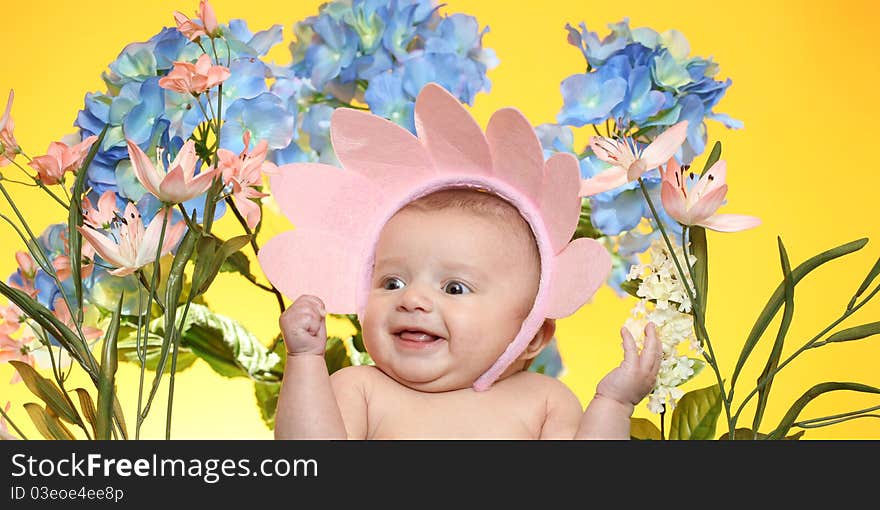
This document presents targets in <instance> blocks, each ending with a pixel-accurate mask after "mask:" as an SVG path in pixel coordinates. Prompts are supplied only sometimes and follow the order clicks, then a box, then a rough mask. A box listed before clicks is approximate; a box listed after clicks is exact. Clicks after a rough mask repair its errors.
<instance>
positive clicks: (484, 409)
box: [367, 392, 546, 439]
mask: <svg viewBox="0 0 880 510" xmlns="http://www.w3.org/2000/svg"><path fill="white" fill-rule="evenodd" d="M545 409H546V406H545V405H544V403H543V402H537V401H536V400H535V399H519V400H517V399H515V398H512V397H511V396H508V395H504V394H497V395H488V394H474V393H472V392H471V393H470V394H469V395H456V394H448V393H447V394H427V395H413V394H411V393H410V392H401V393H398V394H393V395H385V396H383V397H380V398H376V399H371V401H370V405H369V406H368V411H367V413H368V420H367V421H368V432H367V437H368V438H369V439H538V438H539V437H540V435H541V427H542V426H543V424H544V411H545Z"/></svg>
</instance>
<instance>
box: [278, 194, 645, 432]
mask: <svg viewBox="0 0 880 510" xmlns="http://www.w3.org/2000/svg"><path fill="white" fill-rule="evenodd" d="M375 260H376V262H375V266H374V269H373V278H372V285H371V290H370V293H369V298H368V301H367V306H366V312H365V314H364V322H363V324H362V326H363V338H364V345H365V346H366V349H367V351H368V352H369V353H370V356H371V357H372V359H373V361H374V362H375V366H367V365H362V366H352V367H346V368H343V369H341V370H338V371H336V372H335V373H334V374H333V375H332V376H328V375H327V366H326V364H325V362H324V347H325V344H326V341H327V334H326V329H325V324H324V315H325V309H324V305H323V303H322V302H321V300H320V299H319V298H318V297H315V296H308V295H305V296H301V297H299V298H298V299H297V300H296V301H294V303H293V305H292V306H291V307H290V308H288V309H287V310H286V311H285V312H284V314H283V315H282V316H281V320H280V323H281V331H282V333H283V335H284V339H285V342H286V344H287V349H288V352H289V357H288V359H287V365H286V368H285V372H284V379H283V383H282V387H281V393H280V395H279V400H278V412H277V415H276V419H275V437H276V438H278V439H307V438H316V439H317V438H342V439H344V438H350V439H402V438H421V439H429V438H435V439H465V438H485V439H489V438H498V439H539V438H540V439H572V438H607V439H628V438H629V426H630V416H631V414H632V411H633V406H634V405H635V404H637V403H638V402H639V401H640V400H641V399H642V398H643V397H644V396H645V395H646V394H647V393H648V392H649V391H650V390H651V387H652V386H653V383H654V377H655V375H656V373H657V368H658V366H659V353H660V348H659V342H657V340H656V337H655V335H654V334H653V330H652V329H648V330H647V331H646V333H647V334H648V335H647V338H648V341H647V342H646V346H645V349H644V350H643V352H642V353H641V354H639V353H637V352H636V347H635V344H634V342H633V339H632V337H630V336H629V333H628V332H627V331H626V329H623V330H622V331H621V333H622V335H623V340H624V348H625V358H624V361H623V363H622V364H621V365H620V366H619V367H617V368H615V369H614V370H613V371H611V373H609V374H608V375H606V376H605V378H604V379H602V381H601V382H600V383H599V385H598V388H597V391H596V396H595V397H594V398H593V400H592V401H591V402H590V404H589V406H588V407H587V410H586V412H584V411H583V409H582V408H581V405H580V402H579V401H578V399H577V397H576V396H575V395H574V393H572V391H571V390H570V389H568V387H567V386H565V385H564V384H563V383H561V382H560V381H559V380H557V379H555V378H552V377H549V376H545V375H542V374H538V373H535V372H529V371H526V368H527V367H528V364H529V362H530V360H532V359H533V358H534V357H535V356H537V355H538V353H539V352H540V351H541V349H542V348H544V346H545V345H547V343H548V342H549V341H550V339H551V337H552V336H553V333H554V331H555V328H556V325H555V321H554V320H546V321H545V322H544V324H543V326H542V327H541V329H540V330H539V332H538V334H536V335H535V337H534V338H533V339H532V340H531V341H530V342H529V344H528V346H527V348H526V349H525V351H524V352H523V353H522V354H521V355H520V356H519V357H518V359H517V360H516V362H515V363H513V364H511V365H510V366H509V367H508V368H507V369H506V370H505V371H504V372H503V373H502V375H501V376H500V377H499V379H498V380H497V381H496V382H495V383H494V385H493V386H492V387H491V389H490V390H489V391H484V392H476V391H474V390H473V389H472V388H471V385H472V384H473V382H474V380H475V379H476V378H477V377H478V376H479V375H480V374H482V373H483V372H485V371H486V369H487V368H488V367H489V366H490V365H491V364H492V362H493V361H495V360H496V359H497V358H498V357H499V356H500V355H501V353H502V352H503V351H504V349H505V348H506V347H507V345H508V344H509V343H510V341H511V339H512V338H513V337H514V335H515V334H516V332H517V331H518V330H519V327H520V325H521V324H522V321H523V319H525V317H526V315H527V313H528V312H529V310H530V309H531V308H532V305H533V302H534V299H535V294H536V292H537V289H538V277H539V274H540V269H539V259H538V252H537V247H536V244H535V241H534V238H533V237H532V235H531V230H530V229H529V226H528V225H527V224H526V222H525V221H524V220H523V219H522V217H521V216H520V215H519V213H518V212H517V210H516V209H515V208H514V207H513V206H511V205H510V204H508V203H507V202H505V201H503V200H502V199H500V198H498V197H496V196H495V195H492V194H489V193H485V192H481V191H475V190H444V191H438V192H435V193H433V194H430V195H427V196H426V197H424V198H421V199H419V200H416V201H414V202H412V203H410V204H409V205H408V206H406V207H405V208H404V209H402V210H400V211H399V212H398V213H397V214H395V215H394V216H393V217H392V218H391V220H390V221H389V222H388V223H387V224H386V226H385V228H384V229H383V230H382V233H381V235H380V237H379V242H378V244H377V246H376V257H375Z"/></svg>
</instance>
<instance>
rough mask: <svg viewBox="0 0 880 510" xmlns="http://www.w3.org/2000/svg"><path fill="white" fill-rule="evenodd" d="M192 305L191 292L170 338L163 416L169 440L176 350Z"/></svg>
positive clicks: (166, 437)
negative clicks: (166, 409) (170, 351)
mask: <svg viewBox="0 0 880 510" xmlns="http://www.w3.org/2000/svg"><path fill="white" fill-rule="evenodd" d="M190 303H192V292H190V294H189V296H188V297H187V300H186V306H184V307H183V314H182V315H181V317H180V330H177V329H176V328H175V330H174V333H173V334H174V336H173V337H172V339H171V340H172V342H173V351H172V353H171V373H170V374H169V375H168V377H169V379H168V413H167V415H166V416H165V439H166V440H168V439H171V409H172V406H173V404H174V375H175V373H176V372H177V349H178V346H179V345H180V336H181V335H182V334H183V327H184V324H185V323H186V314H187V313H188V312H189V305H190Z"/></svg>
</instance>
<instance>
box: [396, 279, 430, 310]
mask: <svg viewBox="0 0 880 510" xmlns="http://www.w3.org/2000/svg"><path fill="white" fill-rule="evenodd" d="M433 308H434V307H433V304H432V302H431V297H430V296H429V295H428V293H427V292H425V290H424V289H421V288H420V287H419V286H417V285H409V286H407V287H406V288H404V289H403V293H401V295H400V303H399V305H398V310H399V311H406V312H414V311H416V310H421V311H423V312H431V310H433Z"/></svg>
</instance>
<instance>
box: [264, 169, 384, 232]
mask: <svg viewBox="0 0 880 510" xmlns="http://www.w3.org/2000/svg"><path fill="white" fill-rule="evenodd" d="M269 182H270V185H271V189H272V195H273V196H274V197H275V200H276V201H277V202H278V205H279V207H281V212H283V213H284V215H285V216H286V217H287V219H288V220H290V222H291V223H292V224H294V225H295V226H297V227H316V228H317V227H323V226H325V225H332V226H333V228H334V230H335V231H337V232H338V233H339V235H342V236H348V235H354V234H357V233H358V232H363V231H364V230H365V225H367V223H368V218H371V217H372V214H373V212H374V211H375V210H376V208H377V205H378V203H379V200H380V198H381V194H380V192H379V190H378V188H376V186H375V185H374V184H373V183H372V182H371V181H370V179H368V178H366V177H364V176H363V175H361V174H359V173H357V172H350V171H348V170H341V169H339V168H336V167H334V166H330V165H322V164H319V163H293V164H289V165H282V166H280V167H278V168H277V169H276V170H275V172H274V174H273V175H272V176H271V177H270V180H269Z"/></svg>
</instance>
